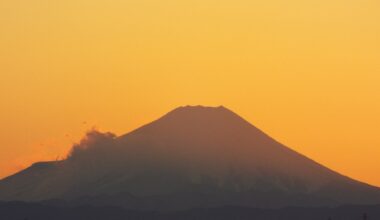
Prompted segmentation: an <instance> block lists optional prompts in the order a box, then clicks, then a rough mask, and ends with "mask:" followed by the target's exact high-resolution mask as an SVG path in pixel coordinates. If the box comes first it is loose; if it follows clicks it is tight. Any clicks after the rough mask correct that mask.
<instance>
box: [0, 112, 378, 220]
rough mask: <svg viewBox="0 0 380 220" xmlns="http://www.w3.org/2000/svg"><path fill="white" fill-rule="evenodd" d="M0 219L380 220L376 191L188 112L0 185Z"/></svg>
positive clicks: (90, 137) (236, 120)
mask: <svg viewBox="0 0 380 220" xmlns="http://www.w3.org/2000/svg"><path fill="white" fill-rule="evenodd" d="M0 201H3V202H2V203H0V219H10V220H11V219H40V220H44V219H46V220H47V219H73V220H75V219H110V220H112V219H258V220H261V219H262V220H275V219H282V220H288V219H289V220H290V219H292V220H294V219H307V220H314V219H315V220H317V219H326V220H327V219H329V218H331V219H332V220H335V219H341V220H343V219H344V220H351V219H352V220H354V219H358V220H359V219H363V218H365V215H367V216H368V219H380V206H378V204H380V189H379V188H377V187H375V186H371V185H368V184H366V183H363V182H359V181H357V180H354V179H351V178H349V177H346V176H344V175H341V174H339V173H337V172H335V171H333V170H331V169H329V168H327V167H325V166H323V165H321V164H319V163H317V162H315V161H313V160H311V159H309V158H307V157H305V156H303V155H301V154H299V153H297V152H295V151H293V150H292V149H290V148H288V147H286V146H284V145H282V144H281V143H279V142H277V141H276V140H274V139H273V138H271V137H270V136H268V135H267V134H265V133H264V132H262V131H261V130H259V129H258V128H256V127H255V126H253V125H252V124H250V123H249V122H247V121H246V120H244V119H243V118H241V117H240V116H238V115H237V114H235V113H233V112H232V111H230V110H229V109H227V108H225V107H216V108H213V107H202V106H194V107H192V106H187V107H180V108H177V109H175V110H173V111H171V112H169V113H168V114H166V115H165V116H163V117H162V118H160V119H158V120H157V121H154V122H152V123H150V124H147V125H145V126H143V127H141V128H138V129H136V130H134V131H132V132H130V133H128V134H125V135H122V136H116V135H114V134H112V133H101V132H98V131H91V132H89V133H88V134H87V136H86V137H85V138H84V139H83V140H82V141H81V142H80V143H78V144H76V145H74V146H73V148H72V150H71V153H70V154H69V155H68V156H67V158H66V159H64V160H60V161H51V162H38V163H35V164H33V165H32V166H30V167H29V168H27V169H25V170H23V171H21V172H19V173H16V174H15V175H12V176H10V177H7V178H5V179H3V180H1V181H0Z"/></svg>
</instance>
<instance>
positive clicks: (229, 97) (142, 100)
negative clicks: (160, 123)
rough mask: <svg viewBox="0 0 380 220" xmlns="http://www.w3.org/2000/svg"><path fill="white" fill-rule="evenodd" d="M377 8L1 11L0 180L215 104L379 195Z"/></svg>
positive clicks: (102, 2) (79, 3) (40, 5)
mask: <svg viewBox="0 0 380 220" xmlns="http://www.w3.org/2000/svg"><path fill="white" fill-rule="evenodd" d="M379 88H380V2H379V1H377V0H344V1H343V0H308V1H305V0H287V1H284V0H267V1H256V0H234V1H232V0H183V1H178V0H138V1H137V0H136V1H121V0H107V1H106V0H65V1H57V0H33V1H30V0H12V1H0V125H1V132H0V178H1V177H5V176H7V175H9V174H12V173H14V172H16V171H18V170H20V169H22V168H25V167H27V166H28V165H30V164H31V163H33V162H35V161H39V160H54V159H56V158H57V157H58V158H60V157H64V156H65V155H66V153H67V152H68V150H69V149H70V147H71V145H72V143H73V142H76V141H78V140H79V139H80V138H81V137H82V136H83V135H84V133H85V131H86V130H88V129H91V128H92V127H94V126H95V127H97V128H99V129H101V130H103V131H112V132H115V133H116V134H123V133H125V132H128V131H130V130H132V129H134V128H136V127H138V126H140V125H142V124H144V123H147V122H150V121H152V120H154V119H156V118H158V117H159V116H161V115H162V114H164V113H166V112H168V111H170V110H171V109H173V108H175V107H178V106H181V105H188V104H189V105H197V104H202V105H211V106H217V105H224V106H226V107H228V108H230V109H232V110H233V111H235V112H236V113H238V114H240V115H241V116H243V117H244V118H246V119H247V120H248V121H250V122H251V123H253V124H254V125H256V126H257V127H259V128H261V129H262V130H264V131H265V132H266V133H268V134H269V135H271V136H272V137H274V138H275V139H277V140H279V141H280V142H282V143H283V144H285V145H287V146H289V147H291V148H292V149H294V150H296V151H299V152H300V153H302V154H304V155H306V156H308V157H310V158H312V159H314V160H316V161H318V162H320V163H322V164H324V165H326V166H328V167H330V168H332V169H334V170H336V171H338V172H340V173H342V174H345V175H348V176H350V177H353V178H356V179H359V180H362V181H365V182H368V183H370V184H374V185H378V186H380V175H379V170H380V160H379V159H380V138H379V125H380V89H379Z"/></svg>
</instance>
